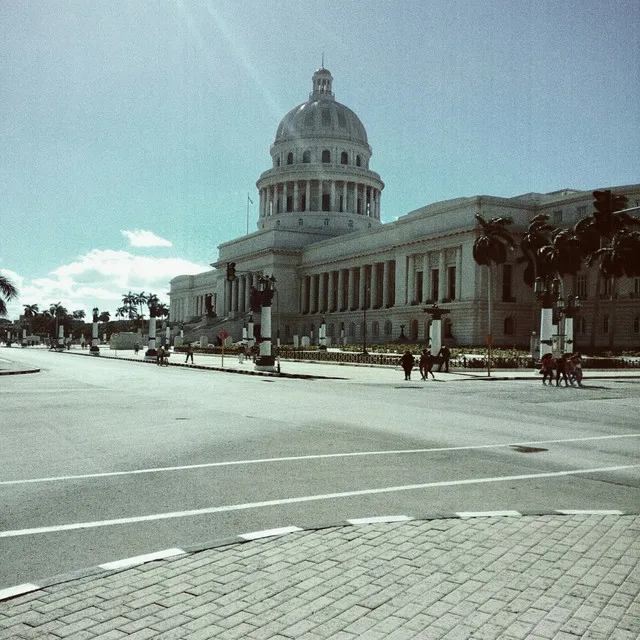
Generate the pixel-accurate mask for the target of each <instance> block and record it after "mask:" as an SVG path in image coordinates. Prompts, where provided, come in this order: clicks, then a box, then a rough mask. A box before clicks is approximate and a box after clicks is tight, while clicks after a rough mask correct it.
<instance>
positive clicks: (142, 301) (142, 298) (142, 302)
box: [136, 291, 151, 329]
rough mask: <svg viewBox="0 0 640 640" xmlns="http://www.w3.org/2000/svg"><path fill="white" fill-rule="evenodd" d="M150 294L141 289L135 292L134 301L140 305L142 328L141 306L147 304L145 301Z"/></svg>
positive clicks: (142, 313) (142, 323)
mask: <svg viewBox="0 0 640 640" xmlns="http://www.w3.org/2000/svg"><path fill="white" fill-rule="evenodd" d="M150 295H151V294H148V295H147V294H146V293H145V292H144V291H141V292H140V293H138V294H136V302H137V303H138V306H139V307H140V316H139V317H140V328H141V329H142V328H143V327H144V312H143V306H144V305H146V304H147V301H148V300H149V296H150Z"/></svg>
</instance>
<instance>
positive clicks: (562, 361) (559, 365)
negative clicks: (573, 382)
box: [555, 354, 569, 387]
mask: <svg viewBox="0 0 640 640" xmlns="http://www.w3.org/2000/svg"><path fill="white" fill-rule="evenodd" d="M555 365H556V387H559V386H560V382H561V378H562V380H564V386H565V387H568V386H569V380H568V378H567V356H566V354H562V355H561V356H560V357H558V358H556V361H555Z"/></svg>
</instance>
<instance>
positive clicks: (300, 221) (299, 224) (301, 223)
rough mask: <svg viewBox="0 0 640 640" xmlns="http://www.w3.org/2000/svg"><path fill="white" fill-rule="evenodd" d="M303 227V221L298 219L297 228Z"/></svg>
mask: <svg viewBox="0 0 640 640" xmlns="http://www.w3.org/2000/svg"><path fill="white" fill-rule="evenodd" d="M303 225H304V220H303V219H302V218H298V226H299V227H301V226H303Z"/></svg>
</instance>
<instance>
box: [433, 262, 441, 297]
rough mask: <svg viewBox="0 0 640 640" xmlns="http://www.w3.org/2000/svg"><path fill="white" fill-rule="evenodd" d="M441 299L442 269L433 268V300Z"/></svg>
mask: <svg viewBox="0 0 640 640" xmlns="http://www.w3.org/2000/svg"><path fill="white" fill-rule="evenodd" d="M439 299H440V269H431V300H433V301H434V302H437V301H438V300H439Z"/></svg>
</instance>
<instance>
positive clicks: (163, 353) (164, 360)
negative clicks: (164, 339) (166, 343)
mask: <svg viewBox="0 0 640 640" xmlns="http://www.w3.org/2000/svg"><path fill="white" fill-rule="evenodd" d="M156 364H157V365H158V366H159V367H168V366H169V351H168V350H167V349H165V348H164V347H162V346H160V347H158V349H157V350H156Z"/></svg>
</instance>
